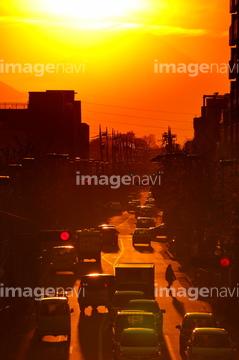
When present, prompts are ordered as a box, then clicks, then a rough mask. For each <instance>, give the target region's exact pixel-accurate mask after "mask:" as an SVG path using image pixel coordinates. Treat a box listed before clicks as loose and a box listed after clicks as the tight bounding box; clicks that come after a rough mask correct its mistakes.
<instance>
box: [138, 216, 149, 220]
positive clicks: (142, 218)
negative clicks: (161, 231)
mask: <svg viewBox="0 0 239 360" xmlns="http://www.w3.org/2000/svg"><path fill="white" fill-rule="evenodd" d="M138 220H153V219H152V218H151V217H148V216H139V217H138Z"/></svg>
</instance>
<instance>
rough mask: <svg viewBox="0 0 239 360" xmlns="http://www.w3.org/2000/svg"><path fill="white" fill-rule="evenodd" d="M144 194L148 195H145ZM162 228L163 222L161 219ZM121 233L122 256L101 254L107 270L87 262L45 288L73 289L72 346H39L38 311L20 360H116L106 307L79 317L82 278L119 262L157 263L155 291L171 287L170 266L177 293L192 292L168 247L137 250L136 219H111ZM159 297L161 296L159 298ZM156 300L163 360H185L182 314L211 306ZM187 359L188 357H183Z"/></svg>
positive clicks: (50, 341)
mask: <svg viewBox="0 0 239 360" xmlns="http://www.w3.org/2000/svg"><path fill="white" fill-rule="evenodd" d="M144 195H145V194H144ZM156 220H157V223H158V224H159V223H160V217H158V218H157V219H156ZM110 223H111V224H114V225H115V226H116V228H117V229H118V230H119V232H120V234H119V247H120V249H119V251H117V252H115V253H102V261H101V265H102V269H99V268H97V267H96V266H95V264H94V263H90V262H89V263H85V264H84V265H82V268H81V269H80V273H79V274H78V276H74V275H73V274H71V273H61V274H59V273H58V274H56V275H49V276H48V277H47V278H46V280H45V284H44V286H46V287H49V286H51V287H65V288H67V287H74V291H73V293H71V294H69V300H70V305H71V307H72V308H73V309H74V313H73V314H72V315H71V327H72V338H71V343H70V345H69V344H68V342H67V341H66V339H65V338H64V337H62V336H58V337H50V336H47V337H44V338H43V341H41V342H39V341H38V340H37V337H36V332H35V330H36V326H37V325H36V315H35V312H36V309H35V311H34V313H33V315H32V319H31V325H30V327H29V330H28V332H27V333H26V335H25V336H24V337H23V339H22V343H21V346H20V348H19V351H18V355H17V358H16V360H43V359H44V360H68V359H70V360H108V359H109V360H111V359H113V352H112V342H111V333H110V330H109V327H108V313H107V310H106V309H105V308H104V307H99V308H98V312H96V313H93V314H91V308H87V309H86V315H85V316H83V315H80V311H79V306H78V302H77V295H76V294H77V291H78V285H79V278H80V276H81V275H82V274H84V273H89V272H99V271H101V270H102V271H103V272H104V273H109V274H113V271H114V270H113V269H114V265H115V264H116V263H118V262H119V263H120V262H122V263H123V262H139V263H140V262H144V263H155V270H156V273H155V274H156V278H155V283H156V287H157V288H156V292H157V291H158V293H159V288H160V287H165V286H166V285H167V283H166V281H165V279H164V274H165V269H166V267H167V265H168V264H169V263H171V264H172V266H173V270H174V272H175V275H176V277H177V280H176V281H175V282H174V284H173V286H174V287H175V289H176V290H177V289H178V288H180V287H184V288H185V289H188V288H189V287H190V283H189V282H188V280H187V277H186V275H185V274H184V273H182V272H180V271H179V268H180V266H179V264H178V263H177V262H176V261H172V260H171V258H170V257H169V255H168V254H167V252H166V251H165V248H164V245H163V244H160V243H158V242H152V247H151V248H148V247H147V246H146V247H145V246H141V247H136V248H134V247H133V246H132V236H131V233H132V232H133V231H134V229H135V217H134V214H128V213H127V212H124V213H123V214H122V215H121V216H115V217H112V218H111V219H110ZM158 295H160V294H158ZM157 301H158V303H159V306H160V307H161V308H162V309H166V314H164V340H165V346H164V349H163V354H164V355H163V359H164V360H168V359H172V360H179V359H182V357H181V356H180V354H179V350H178V340H179V330H178V329H176V328H175V326H176V325H177V324H180V322H181V320H182V317H183V315H184V314H185V313H186V312H188V311H210V310H211V309H210V307H209V305H208V304H207V303H206V302H202V301H199V300H195V301H192V300H189V298H188V297H187V296H165V295H164V296H157ZM183 358H185V357H183Z"/></svg>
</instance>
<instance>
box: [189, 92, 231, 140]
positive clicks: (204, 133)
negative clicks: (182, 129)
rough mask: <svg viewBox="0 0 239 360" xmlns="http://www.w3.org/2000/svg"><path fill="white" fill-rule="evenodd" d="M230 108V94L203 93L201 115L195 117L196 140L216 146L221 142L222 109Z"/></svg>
mask: <svg viewBox="0 0 239 360" xmlns="http://www.w3.org/2000/svg"><path fill="white" fill-rule="evenodd" d="M227 109H228V94H225V95H218V93H214V94H213V95H203V106H202V107H201V116H200V117H196V118H194V122H193V126H194V142H195V143H196V144H197V145H199V146H200V144H204V145H205V146H208V147H215V146H216V145H217V143H219V142H220V131H221V130H220V129H221V124H220V122H221V116H222V111H224V110H227Z"/></svg>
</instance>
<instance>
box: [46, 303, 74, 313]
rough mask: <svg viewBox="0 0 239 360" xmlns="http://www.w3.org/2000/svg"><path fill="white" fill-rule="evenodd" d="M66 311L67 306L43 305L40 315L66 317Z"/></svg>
mask: <svg viewBox="0 0 239 360" xmlns="http://www.w3.org/2000/svg"><path fill="white" fill-rule="evenodd" d="M67 310H68V305H67V304H66V303H64V304H53V303H51V304H43V305H42V307H41V312H40V314H41V315H43V316H60V315H66V314H67Z"/></svg>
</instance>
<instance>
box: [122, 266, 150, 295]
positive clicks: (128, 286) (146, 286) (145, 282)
mask: <svg viewBox="0 0 239 360" xmlns="http://www.w3.org/2000/svg"><path fill="white" fill-rule="evenodd" d="M154 267H155V266H154V264H151V263H147V264H146V263H122V264H116V265H115V277H116V288H117V290H136V291H143V292H144V294H145V298H146V299H154V298H155V291H154Z"/></svg>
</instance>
